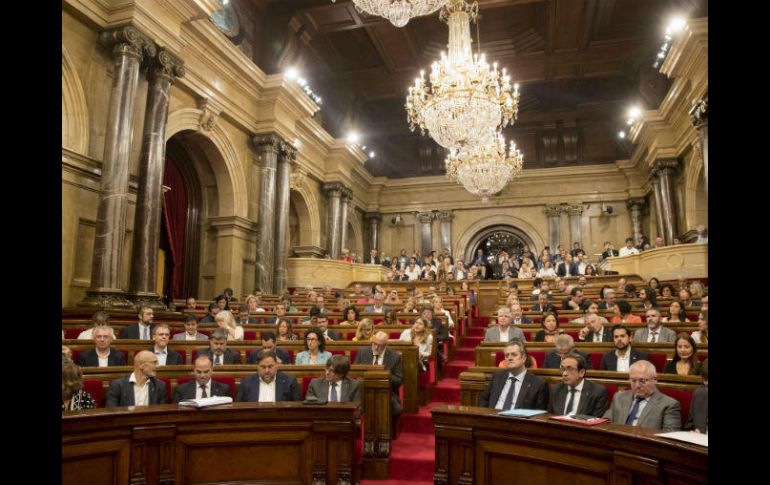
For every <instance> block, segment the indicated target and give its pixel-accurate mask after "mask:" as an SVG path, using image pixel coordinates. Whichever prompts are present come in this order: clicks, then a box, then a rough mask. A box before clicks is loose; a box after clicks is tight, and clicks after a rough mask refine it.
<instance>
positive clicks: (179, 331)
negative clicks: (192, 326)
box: [171, 328, 184, 338]
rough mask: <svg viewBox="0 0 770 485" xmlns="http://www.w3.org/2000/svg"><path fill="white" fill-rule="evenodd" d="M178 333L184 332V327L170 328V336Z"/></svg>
mask: <svg viewBox="0 0 770 485" xmlns="http://www.w3.org/2000/svg"><path fill="white" fill-rule="evenodd" d="M178 333H184V329H183V328H175V329H172V330H171V338H174V335H176V334H178Z"/></svg>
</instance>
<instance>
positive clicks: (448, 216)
mask: <svg viewBox="0 0 770 485" xmlns="http://www.w3.org/2000/svg"><path fill="white" fill-rule="evenodd" d="M454 216H455V215H454V211H453V210H451V209H450V210H440V211H437V212H436V218H437V219H438V220H439V221H441V222H451V221H452V219H453V218H454Z"/></svg>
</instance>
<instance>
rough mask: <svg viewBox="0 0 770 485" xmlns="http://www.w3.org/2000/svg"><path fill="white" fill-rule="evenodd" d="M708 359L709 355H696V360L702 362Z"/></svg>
mask: <svg viewBox="0 0 770 485" xmlns="http://www.w3.org/2000/svg"><path fill="white" fill-rule="evenodd" d="M708 358H709V354H698V360H699V361H701V362H703V361H704V360H706V359H708Z"/></svg>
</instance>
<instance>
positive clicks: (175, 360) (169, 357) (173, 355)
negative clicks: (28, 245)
mask: <svg viewBox="0 0 770 485" xmlns="http://www.w3.org/2000/svg"><path fill="white" fill-rule="evenodd" d="M147 350H149V351H150V352H152V353H153V354H154V353H155V347H154V346H153V347H150V348H149V349H147ZM166 365H184V359H182V354H180V353H179V352H174V351H173V350H171V349H169V348H168V347H166Z"/></svg>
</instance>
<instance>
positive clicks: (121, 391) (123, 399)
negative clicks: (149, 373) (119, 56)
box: [105, 376, 166, 408]
mask: <svg viewBox="0 0 770 485" xmlns="http://www.w3.org/2000/svg"><path fill="white" fill-rule="evenodd" d="M129 377H131V376H126V377H121V378H120V379H115V380H114V381H112V382H110V388H109V390H108V391H107V401H106V403H105V406H106V407H108V408H114V407H118V406H133V405H134V384H133V383H131V382H129V381H128V379H129ZM149 386H150V389H149V393H148V395H149V401H150V404H166V383H165V382H163V381H161V380H160V379H156V378H154V377H150V383H149Z"/></svg>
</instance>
